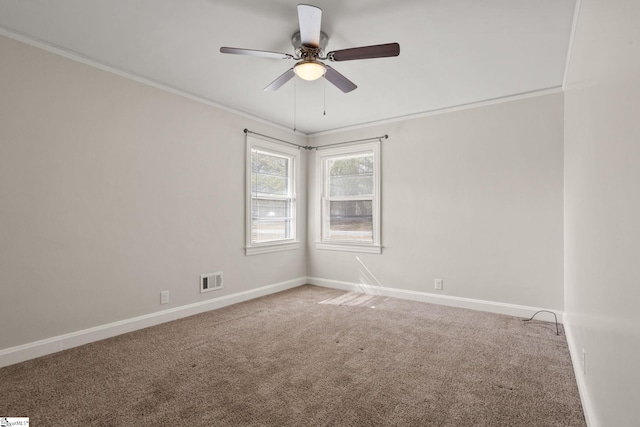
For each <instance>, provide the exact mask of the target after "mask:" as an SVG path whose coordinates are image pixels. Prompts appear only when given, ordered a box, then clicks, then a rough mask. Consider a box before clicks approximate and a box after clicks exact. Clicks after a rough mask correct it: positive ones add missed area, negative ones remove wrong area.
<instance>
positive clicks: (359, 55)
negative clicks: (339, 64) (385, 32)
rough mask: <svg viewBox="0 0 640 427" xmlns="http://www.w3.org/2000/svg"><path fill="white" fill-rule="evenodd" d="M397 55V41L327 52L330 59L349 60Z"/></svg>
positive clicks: (398, 46)
mask: <svg viewBox="0 0 640 427" xmlns="http://www.w3.org/2000/svg"><path fill="white" fill-rule="evenodd" d="M398 55H400V45H399V44H398V43H386V44H376V45H373V46H363V47H353V48H351V49H342V50H335V51H333V52H329V53H328V54H327V58H329V59H330V60H331V61H351V60H353V59H371V58H386V57H389V56H398Z"/></svg>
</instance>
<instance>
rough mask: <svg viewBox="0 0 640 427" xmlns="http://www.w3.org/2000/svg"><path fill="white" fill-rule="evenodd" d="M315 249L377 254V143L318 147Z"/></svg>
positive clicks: (378, 209) (378, 226)
mask: <svg viewBox="0 0 640 427" xmlns="http://www.w3.org/2000/svg"><path fill="white" fill-rule="evenodd" d="M318 153H319V156H318V163H319V164H318V171H319V173H320V174H321V175H322V176H321V179H320V182H321V183H322V189H321V194H322V204H321V211H322V212H321V215H320V216H321V218H322V223H321V227H320V241H319V242H318V243H317V244H316V247H317V248H318V249H333V250H345V251H353V252H370V253H380V252H381V246H380V158H379V157H380V143H379V142H373V143H368V144H359V145H357V146H348V147H341V148H333V149H325V150H320V151H319V152H318Z"/></svg>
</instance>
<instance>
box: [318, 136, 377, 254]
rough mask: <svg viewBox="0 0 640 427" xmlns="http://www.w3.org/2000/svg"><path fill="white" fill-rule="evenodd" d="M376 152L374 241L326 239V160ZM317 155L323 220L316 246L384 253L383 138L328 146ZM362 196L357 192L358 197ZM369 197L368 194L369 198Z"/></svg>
mask: <svg viewBox="0 0 640 427" xmlns="http://www.w3.org/2000/svg"><path fill="white" fill-rule="evenodd" d="M371 152H373V199H372V215H373V241H372V242H371V243H364V242H357V241H344V242H339V241H329V240H324V227H325V226H326V225H325V224H326V221H327V219H326V217H325V213H326V203H325V201H326V197H325V194H326V191H327V185H328V181H327V178H328V177H327V176H326V175H327V168H326V163H327V161H328V160H329V159H331V158H335V157H347V156H356V155H358V154H363V153H371ZM317 153H318V155H317V158H316V171H317V175H318V178H319V179H318V182H317V186H318V194H319V195H320V206H319V218H320V224H319V227H318V232H317V235H316V239H317V240H316V249H321V250H335V251H345V252H361V253H374V254H380V253H382V245H381V243H380V239H381V230H380V226H381V211H382V209H381V208H382V204H381V198H380V185H381V177H380V169H381V167H380V163H381V160H380V141H373V142H368V143H361V144H354V145H349V146H344V147H336V148H327V149H320V150H318V152H317ZM358 197H359V196H354V197H353V199H357V198H358ZM368 199H369V198H368V197H367V200H368Z"/></svg>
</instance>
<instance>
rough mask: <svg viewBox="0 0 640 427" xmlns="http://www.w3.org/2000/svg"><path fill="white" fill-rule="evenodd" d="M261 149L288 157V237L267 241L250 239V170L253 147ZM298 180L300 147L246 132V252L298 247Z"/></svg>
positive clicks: (254, 253) (255, 252)
mask: <svg viewBox="0 0 640 427" xmlns="http://www.w3.org/2000/svg"><path fill="white" fill-rule="evenodd" d="M256 149H258V150H262V151H265V152H267V153H272V154H274V155H277V156H285V157H288V158H289V159H290V162H291V165H290V166H289V167H290V170H291V174H292V175H293V176H292V177H291V178H290V179H291V205H292V206H291V225H290V227H291V230H290V231H291V237H290V238H287V239H280V240H272V241H268V242H253V241H252V240H251V236H252V207H253V203H252V201H253V198H252V192H251V190H252V189H251V172H252V168H251V166H252V158H251V157H252V156H251V152H252V151H253V150H256ZM299 180H300V150H299V149H297V148H292V147H288V146H286V145H284V144H278V143H275V142H271V141H266V140H264V139H261V138H256V137H253V136H250V135H247V144H246V159H245V255H247V256H248V255H258V254H264V253H270V252H279V251H288V250H296V249H299V248H300V241H299V240H298V221H297V216H298V203H297V202H298V200H297V191H298V188H299Z"/></svg>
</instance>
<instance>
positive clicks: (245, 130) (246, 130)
mask: <svg viewBox="0 0 640 427" xmlns="http://www.w3.org/2000/svg"><path fill="white" fill-rule="evenodd" d="M244 133H245V134H247V135H248V134H250V133H252V134H254V135H259V136H262V137H265V138H269V139H272V140H274V141H279V142H283V143H285V144H289V145H293V146H294V147H298V148H300V149H305V150H322V149H323V148H327V147H334V146H336V145H345V144H355V143H357V142H365V141H374V140H376V139H377V140H378V141H380V142H382V140H383V139H389V135H382V136H373V137H371V138H363V139H354V140H353V141H344V142H336V143H334V144H327V145H321V146H319V147H312V146H310V145H298V144H294V143H293V142H289V141H285V140H283V139H279V138H274V137H273V136H269V135H263V134H261V133H258V132H253V131H251V130H249V129H247V128H245V129H244Z"/></svg>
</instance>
